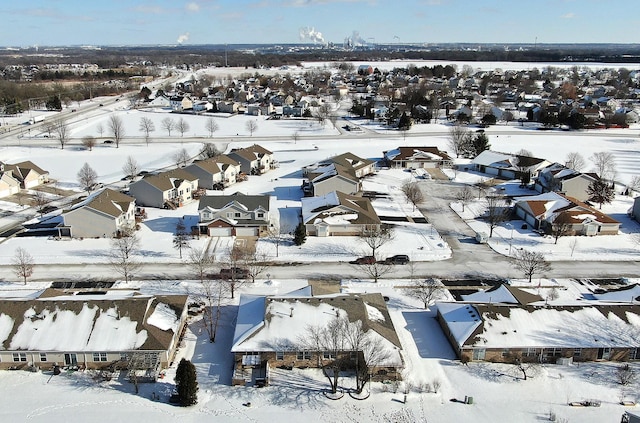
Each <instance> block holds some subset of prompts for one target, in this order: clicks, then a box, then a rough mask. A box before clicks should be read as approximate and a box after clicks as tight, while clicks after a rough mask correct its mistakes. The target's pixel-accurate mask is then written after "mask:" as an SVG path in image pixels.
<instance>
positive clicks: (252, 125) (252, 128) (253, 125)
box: [245, 119, 258, 137]
mask: <svg viewBox="0 0 640 423" xmlns="http://www.w3.org/2000/svg"><path fill="white" fill-rule="evenodd" d="M245 127H246V128H247V131H249V136H250V137H252V136H253V133H254V132H256V131H257V130H258V122H256V121H255V120H253V119H251V120H248V121H247V123H245Z"/></svg>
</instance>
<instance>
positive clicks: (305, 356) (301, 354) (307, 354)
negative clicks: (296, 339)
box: [296, 351, 311, 360]
mask: <svg viewBox="0 0 640 423" xmlns="http://www.w3.org/2000/svg"><path fill="white" fill-rule="evenodd" d="M296 359H298V360H311V351H298V353H297V354H296Z"/></svg>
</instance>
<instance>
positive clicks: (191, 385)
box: [174, 358, 198, 407]
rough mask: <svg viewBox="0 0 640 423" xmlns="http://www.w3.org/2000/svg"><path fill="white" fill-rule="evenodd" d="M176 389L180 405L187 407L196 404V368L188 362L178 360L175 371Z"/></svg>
mask: <svg viewBox="0 0 640 423" xmlns="http://www.w3.org/2000/svg"><path fill="white" fill-rule="evenodd" d="M174 380H175V382H176V388H177V390H178V396H179V397H180V405H181V406H183V407H188V406H190V405H194V404H197V403H198V381H197V379H196V367H195V366H194V365H193V363H192V362H191V361H189V360H185V359H184V358H183V359H182V360H180V363H179V364H178V368H177V369H176V377H175V379H174Z"/></svg>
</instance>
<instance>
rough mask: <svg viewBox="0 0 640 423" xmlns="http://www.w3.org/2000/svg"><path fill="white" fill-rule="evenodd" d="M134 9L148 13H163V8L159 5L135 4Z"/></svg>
mask: <svg viewBox="0 0 640 423" xmlns="http://www.w3.org/2000/svg"><path fill="white" fill-rule="evenodd" d="M135 10H136V11H137V12H140V13H148V14H153V15H160V14H162V13H164V9H163V8H162V7H159V6H145V5H140V6H136V8H135Z"/></svg>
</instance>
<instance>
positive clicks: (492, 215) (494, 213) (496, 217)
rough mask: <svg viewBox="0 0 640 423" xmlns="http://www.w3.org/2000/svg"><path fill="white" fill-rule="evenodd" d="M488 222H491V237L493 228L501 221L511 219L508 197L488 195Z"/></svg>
mask: <svg viewBox="0 0 640 423" xmlns="http://www.w3.org/2000/svg"><path fill="white" fill-rule="evenodd" d="M485 198H486V200H487V222H488V223H489V238H491V237H492V236H493V230H494V229H495V227H496V226H498V225H500V223H502V222H504V221H505V220H508V219H509V213H510V211H509V207H508V206H507V202H506V199H505V198H504V197H503V196H501V195H487V196H486V197H485Z"/></svg>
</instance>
